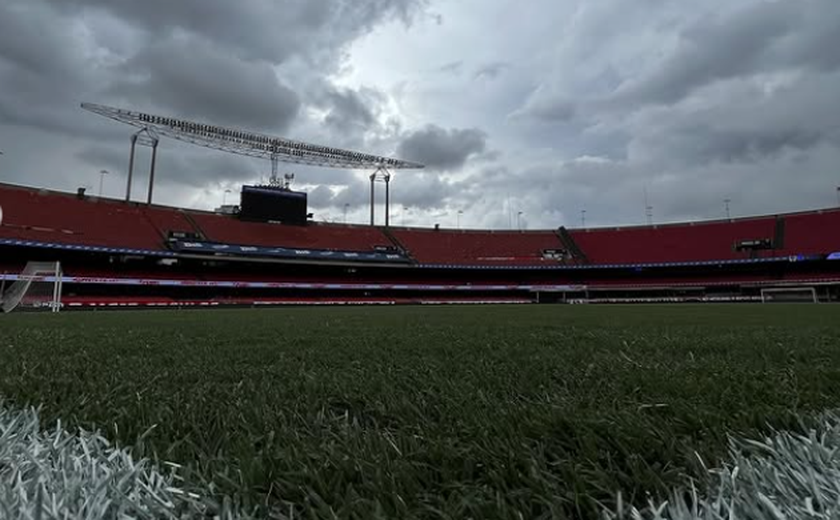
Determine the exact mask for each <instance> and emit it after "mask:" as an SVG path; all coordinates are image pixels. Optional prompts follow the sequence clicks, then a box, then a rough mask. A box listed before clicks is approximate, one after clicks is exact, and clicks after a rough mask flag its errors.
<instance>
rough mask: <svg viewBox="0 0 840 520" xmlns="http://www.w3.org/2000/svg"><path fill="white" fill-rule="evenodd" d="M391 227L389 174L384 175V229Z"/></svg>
mask: <svg viewBox="0 0 840 520" xmlns="http://www.w3.org/2000/svg"><path fill="white" fill-rule="evenodd" d="M390 225H391V174H390V173H385V227H388V226H390Z"/></svg>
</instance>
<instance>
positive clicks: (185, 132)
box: [81, 103, 424, 226]
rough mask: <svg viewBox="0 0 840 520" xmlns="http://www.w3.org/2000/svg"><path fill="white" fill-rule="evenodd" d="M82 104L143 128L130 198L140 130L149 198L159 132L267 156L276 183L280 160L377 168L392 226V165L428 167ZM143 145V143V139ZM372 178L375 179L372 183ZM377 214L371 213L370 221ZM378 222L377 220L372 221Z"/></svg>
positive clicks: (235, 151)
mask: <svg viewBox="0 0 840 520" xmlns="http://www.w3.org/2000/svg"><path fill="white" fill-rule="evenodd" d="M81 106H82V109H84V110H87V111H88V112H92V113H94V114H97V115H100V116H102V117H107V118H109V119H113V120H114V121H118V122H120V123H125V124H127V125H131V126H133V127H135V128H139V129H140V131H139V132H137V133H136V134H134V135H133V136H132V138H131V160H130V162H129V174H128V177H129V180H128V188H127V190H126V200H129V199H130V197H131V176H132V172H133V166H134V147H135V144H136V142H137V140H138V138H139V137H140V135H141V134H143V133H145V134H147V135H148V136H149V137H151V141H152V166H151V171H150V174H149V196H148V203H149V204H151V203H152V189H153V186H154V170H155V160H156V152H157V141H158V136H164V137H169V138H171V139H177V140H179V141H183V142H187V143H191V144H195V145H198V146H203V147H205V148H211V149H214V150H220V151H223V152H228V153H233V154H238V155H244V156H248V157H256V158H258V159H268V160H269V161H271V181H270V183H271V184H272V185H279V183H280V180H279V177H278V175H277V170H278V163H280V162H284V163H292V164H304V165H309V166H321V167H327V168H347V169H353V170H375V173H374V175H379V176H381V177H382V178H384V179H385V182H386V189H385V197H386V203H385V225H386V226H387V225H388V203H389V200H388V197H389V191H388V183H389V181H390V178H391V174H390V172H391V171H392V170H416V169H422V168H424V166H423V165H422V164H420V163H416V162H411V161H404V160H401V159H396V158H393V157H384V156H379V155H373V154H368V153H362V152H356V151H352V150H344V149H341V148H333V147H330V146H322V145H317V144H311V143H304V142H301V141H293V140H291V139H286V138H283V137H276V136H271V135H267V134H262V133H257V132H250V131H245V130H241V129H237V128H226V127H220V126H216V125H210V124H204V123H199V122H195V121H187V120H184V119H177V118H173V117H164V116H158V115H154V114H148V113H144V112H137V111H134V110H126V109H121V108H114V107H109V106H105V105H98V104H95V103H82V105H81ZM141 144H143V143H142V142H141ZM372 186H373V179H372V180H371V187H372ZM371 215H373V197H371ZM372 220H373V217H371V221H372ZM371 223H373V222H371Z"/></svg>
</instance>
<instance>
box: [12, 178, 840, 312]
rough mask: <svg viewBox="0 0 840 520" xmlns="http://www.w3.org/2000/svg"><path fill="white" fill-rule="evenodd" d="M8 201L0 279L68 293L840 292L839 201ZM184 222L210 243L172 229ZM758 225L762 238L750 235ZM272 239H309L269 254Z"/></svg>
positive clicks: (165, 296) (102, 297)
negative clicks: (678, 209)
mask: <svg viewBox="0 0 840 520" xmlns="http://www.w3.org/2000/svg"><path fill="white" fill-rule="evenodd" d="M0 206H1V207H2V208H3V213H4V219H3V221H2V223H0V263H2V265H0V275H2V282H0V285H2V283H3V282H6V281H9V280H12V281H13V280H15V279H16V278H15V276H16V273H20V272H22V270H23V268H24V266H25V265H26V264H27V263H28V262H30V261H60V262H61V264H62V268H63V272H64V276H65V278H66V280H65V281H66V286H65V289H64V290H65V294H66V296H67V300H66V301H67V302H68V304H69V303H71V302H72V303H73V304H74V306H78V307H88V306H93V307H99V306H146V305H148V306H193V305H218V304H220V302H223V303H221V304H222V305H269V304H278V305H279V304H289V305H295V304H312V303H318V302H320V303H324V302H328V303H353V302H361V301H364V302H369V303H377V302H383V303H385V304H395V303H435V302H438V303H454V302H463V303H470V302H481V303H486V302H493V301H495V302H500V301H502V300H504V299H505V298H510V299H512V300H513V301H533V300H535V299H536V300H539V301H552V300H553V301H567V294H566V293H576V294H577V298H579V299H584V300H585V299H586V298H588V291H593V292H597V293H598V294H599V297H600V298H602V299H606V300H609V301H613V300H620V299H621V298H622V297H623V296H627V295H637V294H638V293H639V291H650V292H651V293H652V294H654V293H655V294H654V296H653V297H654V298H671V297H676V298H681V297H682V296H680V295H679V292H680V291H683V292H685V293H690V294H691V295H695V294H696V293H697V292H698V291H700V292H701V293H702V292H703V291H706V293H714V294H712V296H714V295H717V296H724V297H728V296H727V295H730V294H731V295H734V296H738V295H747V296H750V297H754V296H755V291H756V290H757V289H756V288H757V287H764V286H772V285H780V286H791V285H796V284H803V285H814V286H817V285H819V286H823V285H824V287H820V294H821V297H823V298H824V299H831V298H832V297H833V298H835V299H838V298H840V260H837V261H834V260H831V259H830V258H827V256H828V255H831V254H832V253H835V254H836V255H835V256H840V209H831V210H821V211H811V212H801V213H791V214H784V215H774V216H766V217H753V218H745V219H734V220H727V221H714V222H693V223H691V222H689V223H681V224H669V225H659V226H636V227H622V228H603V229H566V228H563V227H561V228H559V229H557V230H547V231H487V230H486V231H475V230H469V231H461V230H451V229H450V230H438V229H416V228H395V227H392V228H389V229H385V228H379V227H371V226H357V225H336V224H320V223H311V224H308V225H305V226H289V225H280V224H266V223H253V222H246V221H242V220H239V219H238V218H236V217H233V216H228V215H216V214H212V213H209V212H202V211H195V210H185V209H176V208H169V207H163V206H146V205H143V204H139V203H125V202H122V201H116V200H104V199H99V198H96V197H85V196H83V195H76V194H67V193H58V192H52V191H47V190H39V189H35V188H24V187H19V186H10V185H3V184H0ZM173 232H174V233H179V234H183V235H184V237H182V238H183V239H184V240H182V242H189V241H192V240H196V242H199V241H200V242H202V243H206V244H204V245H206V247H205V248H204V249H192V250H190V249H186V248H185V247H187V246H186V245H185V244H182V243H181V242H177V243H168V238H169V237H170V233H173ZM192 237H195V239H193V238H192ZM745 241H758V242H761V244H760V247H759V246H756V247H752V246H751V247H747V248H745V249H744V248H742V250H739V248H737V247H736V245H738V244H739V243H741V242H745ZM201 245H202V244H197V246H201ZM741 245H743V244H741ZM62 246H66V247H62ZM79 246H85V247H79ZM235 246H243V247H235ZM245 246H253V247H245ZM182 247H183V248H182ZM190 247H192V246H190ZM261 247H265V248H294V249H296V251H294V252H293V253H291V255H290V256H271V254H270V252H264V251H261V250H259V248H261ZM246 250H251V251H256V253H254V254H253V256H250V257H248V256H244V255H245V254H246ZM302 250H303V251H302ZM305 250H311V251H305ZM317 250H323V251H329V253H328V254H324V255H319V256H316V254H315V253H318V251H317ZM383 251H386V253H382V252H383ZM310 252H311V253H313V254H312V255H309V254H308V253H310ZM342 252H347V253H348V254H346V255H344V254H342ZM369 252H373V253H372V254H367V253H369ZM301 253H304V254H301ZM391 253H394V254H393V255H392V254H391ZM299 254H300V256H297V255H299ZM261 255H266V256H264V257H263V256H261ZM377 255H380V256H381V257H382V258H384V259H383V260H381V261H378V262H377V261H376V260H375V258H376V257H377ZM237 256H238V258H237ZM392 256H396V257H397V259H396V260H395V259H393V258H391V257H392ZM255 257H259V258H255ZM325 258H326V260H325ZM354 258H357V259H360V260H352V259H354ZM313 260H318V261H313ZM728 261H736V262H732V263H728ZM829 286H830V287H833V289H832V288H830V287H829ZM750 291H752V292H750ZM552 293H553V294H552ZM831 295H834V296H831ZM691 297H692V298H693V297H694V296H691ZM571 298H572V297H569V299H571ZM436 299H437V300H436ZM310 300H311V301H310ZM196 302H198V303H196ZM200 302H205V303H200ZM272 302H273V303H272ZM135 304H136V305H135Z"/></svg>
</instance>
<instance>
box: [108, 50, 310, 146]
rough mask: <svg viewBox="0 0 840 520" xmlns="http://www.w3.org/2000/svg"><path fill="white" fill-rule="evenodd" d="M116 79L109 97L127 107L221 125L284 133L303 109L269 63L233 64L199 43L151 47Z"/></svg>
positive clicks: (226, 54) (223, 54)
mask: <svg viewBox="0 0 840 520" xmlns="http://www.w3.org/2000/svg"><path fill="white" fill-rule="evenodd" d="M118 76H119V77H120V79H118V80H117V81H115V82H114V83H113V85H112V86H111V87H110V88H109V93H110V94H111V95H113V96H114V97H119V98H120V99H123V100H125V102H126V103H128V104H130V105H133V106H137V105H138V104H143V105H148V106H152V107H160V108H161V109H163V110H165V112H166V113H171V114H176V115H181V116H184V117H189V118H195V119H199V120H201V121H213V122H214V123H216V124H222V125H234V126H240V127H245V128H254V129H257V130H271V131H275V132H284V131H285V130H287V129H288V128H289V126H290V125H291V123H292V122H293V121H294V119H295V117H296V116H297V113H298V111H299V109H300V105H301V101H300V98H299V97H298V95H297V94H296V93H295V92H294V91H293V90H292V89H291V88H289V86H287V85H284V84H282V83H281V82H280V81H279V80H278V78H277V75H276V73H275V72H274V70H273V68H272V66H271V64H270V63H268V62H264V61H257V62H250V61H244V60H240V59H237V58H236V56H234V55H232V54H230V53H229V52H227V50H226V49H224V48H219V47H218V46H216V45H215V44H214V43H213V42H212V41H207V40H203V39H198V38H188V37H184V36H175V37H172V38H170V39H168V40H165V41H160V42H155V43H153V44H152V45H151V46H149V47H147V48H145V49H143V50H142V51H141V52H139V53H138V54H136V55H135V56H133V57H132V58H130V59H129V60H127V61H126V62H125V64H124V65H122V66H120V67H119V74H118Z"/></svg>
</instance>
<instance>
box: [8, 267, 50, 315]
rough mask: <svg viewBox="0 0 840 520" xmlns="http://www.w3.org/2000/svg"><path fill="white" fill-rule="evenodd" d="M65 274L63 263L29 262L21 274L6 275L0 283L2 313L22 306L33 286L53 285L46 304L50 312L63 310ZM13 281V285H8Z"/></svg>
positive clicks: (45, 299) (46, 298) (44, 305)
mask: <svg viewBox="0 0 840 520" xmlns="http://www.w3.org/2000/svg"><path fill="white" fill-rule="evenodd" d="M63 277H64V272H63V270H62V268H61V262H28V263H27V264H26V267H24V269H23V271H22V272H21V273H19V274H12V275H11V276H9V275H8V273H4V276H3V279H2V281H0V313H9V312H12V311H14V310H15V309H17V308H18V306H20V305H21V304H22V303H23V302H24V300H25V298H26V295H27V294H28V293H29V291H30V288H31V287H32V284H34V283H38V284H52V288H51V291H50V295H49V296H46V297H45V298H44V302H45V303H44V304H43V305H40V306H39V307H46V308H48V309H49V310H50V312H59V311H60V310H61V294H62V285H63ZM7 279H11V281H12V283H11V284H10V283H8V280H7Z"/></svg>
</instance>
